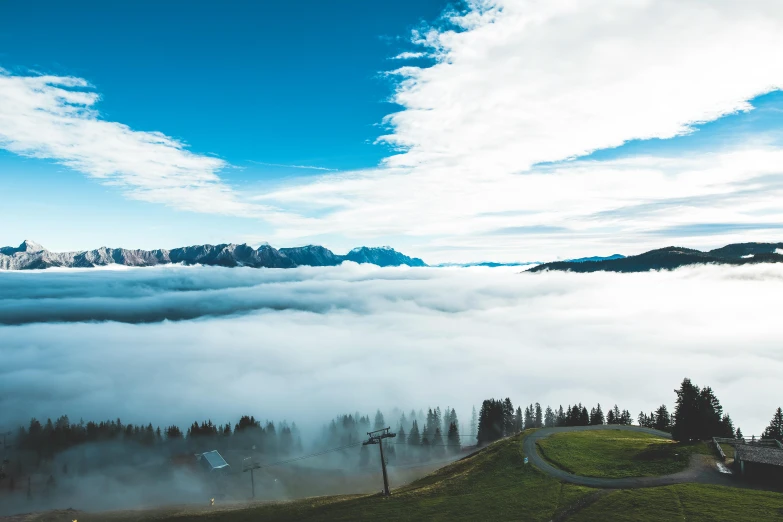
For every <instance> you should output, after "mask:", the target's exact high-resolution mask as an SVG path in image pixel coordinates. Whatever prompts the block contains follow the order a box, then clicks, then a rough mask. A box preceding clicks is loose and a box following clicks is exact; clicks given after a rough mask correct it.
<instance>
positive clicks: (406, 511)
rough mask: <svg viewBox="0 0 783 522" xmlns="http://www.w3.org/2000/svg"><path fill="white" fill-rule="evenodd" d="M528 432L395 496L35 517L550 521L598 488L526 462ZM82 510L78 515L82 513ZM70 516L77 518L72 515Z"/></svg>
mask: <svg viewBox="0 0 783 522" xmlns="http://www.w3.org/2000/svg"><path fill="white" fill-rule="evenodd" d="M521 440H522V438H521V436H516V437H513V438H510V439H507V440H503V441H500V442H498V443H496V444H493V445H491V446H489V447H487V448H486V449H484V450H482V451H480V452H478V453H476V454H474V455H473V456H470V457H467V458H465V459H463V460H461V461H458V462H456V463H454V464H451V465H449V466H446V467H445V468H441V469H440V470H438V471H437V472H435V473H433V474H431V475H428V476H427V477H424V478H423V479H421V480H418V481H415V482H413V483H411V484H409V485H407V486H403V487H401V488H397V489H394V490H393V491H392V497H390V498H383V497H381V496H379V495H370V496H366V495H365V496H337V497H318V498H314V499H306V500H300V501H295V502H286V503H275V504H269V503H268V504H256V505H252V506H244V507H243V508H242V509H236V507H234V508H232V507H229V506H215V508H213V509H208V508H192V507H190V508H182V509H175V508H172V509H160V510H150V511H139V512H121V513H111V514H107V513H100V514H92V515H91V514H88V513H78V514H77V513H73V512H71V513H62V514H59V516H60V518H50V519H42V518H41V519H31V520H35V521H36V522H42V521H43V520H46V521H47V522H50V521H51V522H55V521H56V522H59V521H60V520H68V522H70V520H73V519H78V520H79V522H92V521H102V522H104V521H105V522H120V521H122V522H125V521H147V520H159V521H163V520H165V521H175V520H176V521H184V520H193V519H195V520H198V521H213V520H214V521H217V520H220V521H227V522H245V521H248V522H249V521H255V520H264V521H270V520H289V521H293V520H296V521H315V520H318V521H325V520H326V521H337V520H368V519H370V518H371V517H383V518H386V519H388V520H417V521H421V520H449V521H454V520H465V521H475V520H532V521H538V520H540V521H549V520H552V519H553V517H554V516H556V515H557V514H558V513H560V512H561V511H564V510H566V509H567V508H568V507H569V506H572V505H574V504H575V503H576V502H577V501H578V500H580V499H581V498H583V497H585V496H587V495H590V494H591V493H592V492H593V490H591V489H588V488H582V487H579V486H573V485H564V484H561V483H560V482H558V481H557V480H555V479H553V478H551V477H549V476H547V475H545V474H544V473H542V472H540V471H538V470H537V469H536V468H534V467H533V466H532V465H525V464H524V455H523V453H522V444H521ZM77 515H78V516H77ZM68 517H70V518H68Z"/></svg>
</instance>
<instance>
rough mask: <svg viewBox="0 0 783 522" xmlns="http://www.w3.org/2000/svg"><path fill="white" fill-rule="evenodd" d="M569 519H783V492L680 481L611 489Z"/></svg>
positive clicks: (695, 521) (630, 521)
mask: <svg viewBox="0 0 783 522" xmlns="http://www.w3.org/2000/svg"><path fill="white" fill-rule="evenodd" d="M568 520H569V522H605V521H607V520H612V521H618V522H624V521H627V522H647V521H649V522H658V521H661V520H684V521H687V522H722V521H726V522H728V521H746V520H747V521H753V522H767V521H769V522H772V521H777V522H780V521H781V520H783V495H781V494H780V493H770V492H766V491H754V490H750V489H737V488H727V487H723V486H708V485H702V484H678V485H676V486H665V487H660V488H645V489H634V490H622V491H614V492H609V493H608V494H606V495H604V496H602V497H601V498H600V499H599V500H598V501H597V502H595V503H594V504H592V505H591V506H588V507H586V508H585V509H584V510H582V511H580V512H579V513H576V514H575V515H574V516H573V517H572V518H569V519H568Z"/></svg>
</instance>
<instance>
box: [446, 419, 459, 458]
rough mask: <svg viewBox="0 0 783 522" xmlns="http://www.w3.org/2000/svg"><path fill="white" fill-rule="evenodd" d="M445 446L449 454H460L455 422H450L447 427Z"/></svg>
mask: <svg viewBox="0 0 783 522" xmlns="http://www.w3.org/2000/svg"><path fill="white" fill-rule="evenodd" d="M446 444H447V446H448V449H449V452H450V453H452V454H457V453H459V452H460V449H461V446H462V443H461V442H460V440H459V429H458V428H457V423H456V422H452V423H451V425H450V426H449V432H448V434H447V436H446Z"/></svg>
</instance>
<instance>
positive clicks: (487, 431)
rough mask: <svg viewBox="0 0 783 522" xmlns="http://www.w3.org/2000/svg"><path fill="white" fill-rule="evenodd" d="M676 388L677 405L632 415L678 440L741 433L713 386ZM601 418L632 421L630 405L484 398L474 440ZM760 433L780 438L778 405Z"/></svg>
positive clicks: (782, 419) (782, 426) (782, 425)
mask: <svg viewBox="0 0 783 522" xmlns="http://www.w3.org/2000/svg"><path fill="white" fill-rule="evenodd" d="M674 392H675V394H676V398H675V408H674V412H673V413H671V414H670V413H669V410H668V408H667V407H666V405H665V404H662V405H661V406H659V407H658V408H657V409H656V410H655V411H653V412H650V413H649V414H647V413H645V412H640V413H639V415H638V416H637V417H636V421H637V423H638V425H639V426H643V427H646V428H653V429H657V430H660V431H667V432H670V433H671V434H672V438H673V439H674V440H677V441H685V442H687V441H695V440H708V439H710V438H712V437H738V438H741V437H742V430H741V429H740V428H736V429H735V427H734V422H733V421H732V420H731V416H730V415H729V414H728V413H725V412H724V411H723V407H722V406H721V404H720V401H719V400H718V398H717V396H716V395H715V392H714V391H713V390H712V388H711V387H709V386H705V387H704V388H700V387H699V386H697V385H695V384H693V383H692V382H691V380H690V379H688V378H685V379H683V381H682V383H681V384H680V387H679V388H678V389H676V390H674ZM601 424H624V425H630V424H632V418H631V414H630V413H629V412H628V410H620V408H619V407H618V406H617V405H616V404H615V405H614V407H613V408H611V409H609V410H608V411H607V412H606V414H604V411H603V409H602V408H601V405H600V404H598V405H597V406H596V407H593V408H590V410H589V411H588V410H587V407H586V406H583V405H582V403H577V404H575V405H573V406H570V405H569V406H568V407H567V408H565V409H564V408H563V407H562V406H560V407H559V408H558V409H557V410H553V409H552V408H551V407H549V406H547V407H546V409H545V410H542V408H541V405H540V404H539V403H535V405H533V404H530V405H529V406H526V407H525V410H524V412H523V411H522V408H521V407H519V406H518V407H517V408H516V409H514V406H513V404H512V402H511V399H510V398H508V397H507V398H506V399H504V400H499V399H487V400H485V401H484V402H483V403H482V405H481V409H480V411H479V415H478V430H477V434H476V441H477V443H478V444H479V445H483V444H488V443H490V442H493V441H496V440H498V439H500V438H503V437H507V436H510V435H514V434H516V433H519V432H520V431H522V430H525V429H529V428H550V427H560V426H588V425H601ZM762 437H763V438H770V439H777V440H779V441H781V442H783V411H781V408H778V409H777V410H776V412H775V414H774V416H773V419H772V421H771V422H770V425H769V426H768V427H767V428H766V429H765V431H764V434H763V435H762Z"/></svg>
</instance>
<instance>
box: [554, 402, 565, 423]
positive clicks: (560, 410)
mask: <svg viewBox="0 0 783 522" xmlns="http://www.w3.org/2000/svg"><path fill="white" fill-rule="evenodd" d="M555 425H556V426H558V427H562V426H565V425H566V414H565V412H564V411H563V405H562V404H561V405H560V408H558V410H557V418H556V419H555Z"/></svg>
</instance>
